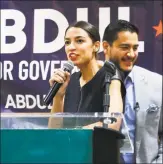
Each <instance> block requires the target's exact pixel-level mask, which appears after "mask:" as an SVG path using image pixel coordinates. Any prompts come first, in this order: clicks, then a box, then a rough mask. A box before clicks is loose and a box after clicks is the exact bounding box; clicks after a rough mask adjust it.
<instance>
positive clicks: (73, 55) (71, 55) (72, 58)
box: [69, 54, 77, 60]
mask: <svg viewBox="0 0 163 164" xmlns="http://www.w3.org/2000/svg"><path fill="white" fill-rule="evenodd" d="M69 58H70V59H71V60H76V59H77V55H76V54H70V55H69Z"/></svg>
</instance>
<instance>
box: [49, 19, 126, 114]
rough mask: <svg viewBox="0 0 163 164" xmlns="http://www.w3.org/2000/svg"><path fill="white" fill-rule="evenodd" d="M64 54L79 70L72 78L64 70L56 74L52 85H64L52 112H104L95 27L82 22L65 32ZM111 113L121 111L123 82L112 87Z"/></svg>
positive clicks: (114, 82) (98, 36)
mask: <svg viewBox="0 0 163 164" xmlns="http://www.w3.org/2000/svg"><path fill="white" fill-rule="evenodd" d="M64 40H65V51H66V54H67V58H68V60H71V61H72V62H73V63H74V65H75V66H77V67H78V68H79V69H80V71H79V72H75V73H74V74H72V75H71V77H70V73H68V72H64V71H63V70H61V69H58V70H56V71H55V73H54V75H53V76H52V77H51V78H50V80H49V83H50V85H51V86H52V85H53V83H54V81H57V82H59V83H63V85H62V86H61V88H60V89H59V91H58V92H57V94H56V95H55V97H54V99H53V106H52V110H51V113H54V112H104V108H103V93H104V89H105V88H104V79H105V69H104V67H102V68H101V66H100V64H99V62H98V60H97V52H98V50H99V48H100V34H99V32H98V30H97V29H96V27H95V26H93V25H91V24H90V23H88V22H84V21H79V22H76V23H75V24H73V25H71V26H69V27H68V28H67V29H66V32H65V38H64ZM109 93H110V108H109V112H122V111H123V103H122V96H121V82H120V80H112V81H111V84H110V89H109Z"/></svg>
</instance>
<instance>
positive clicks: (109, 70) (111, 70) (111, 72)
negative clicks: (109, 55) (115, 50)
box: [104, 61, 116, 77]
mask: <svg viewBox="0 0 163 164" xmlns="http://www.w3.org/2000/svg"><path fill="white" fill-rule="evenodd" d="M104 68H105V70H106V72H107V73H108V74H109V75H110V76H111V77H112V76H114V75H115V72H116V66H115V64H114V63H113V62H111V61H105V63H104Z"/></svg>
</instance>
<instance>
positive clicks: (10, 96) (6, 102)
mask: <svg viewBox="0 0 163 164" xmlns="http://www.w3.org/2000/svg"><path fill="white" fill-rule="evenodd" d="M0 12H1V13H0V15H1V23H0V25H1V27H0V29H1V32H0V36H1V41H0V42H1V43H0V44H1V47H0V53H1V54H0V59H1V60H0V93H1V112H49V111H50V108H51V104H50V105H49V106H48V107H46V106H45V105H43V97H44V96H45V95H46V94H47V92H48V90H49V88H50V86H49V82H48V81H49V78H50V76H51V75H52V73H53V72H54V69H55V68H60V67H62V65H63V64H64V62H65V61H66V60H67V58H66V54H65V50H64V34H65V30H66V28H67V27H68V25H69V24H71V23H73V22H75V21H79V20H84V21H88V22H90V23H92V24H93V25H95V26H96V27H97V28H98V29H99V32H100V35H101V38H102V36H103V33H104V29H105V27H106V26H107V25H108V24H109V23H110V22H111V21H112V22H114V21H115V20H117V19H124V20H128V21H130V22H132V23H133V24H135V25H136V26H137V27H138V28H139V31H140V35H139V57H138V61H137V65H139V66H142V67H144V68H146V69H149V70H151V71H154V72H157V73H160V74H162V73H163V71H162V1H161V0H160V1H159V0H157V1H141V0H136V1H130V0H128V1H98V0H95V1H55V0H51V1H39V0H33V1H28V0H26V1H25V0H21V1H16V0H15V1H7V0H4V1H1V11H0ZM99 57H100V60H104V55H103V51H102V47H101V49H100V52H99Z"/></svg>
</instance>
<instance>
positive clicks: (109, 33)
mask: <svg viewBox="0 0 163 164" xmlns="http://www.w3.org/2000/svg"><path fill="white" fill-rule="evenodd" d="M121 31H130V32H132V33H133V32H135V33H137V35H138V34H139V30H138V28H137V27H136V26H135V25H133V24H132V23H130V22H128V21H126V20H117V21H116V22H111V23H110V24H109V25H108V26H107V27H106V29H105V31H104V36H103V41H104V40H105V41H107V42H108V43H109V44H110V45H112V44H113V42H114V41H115V40H117V39H118V33H119V32H121Z"/></svg>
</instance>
